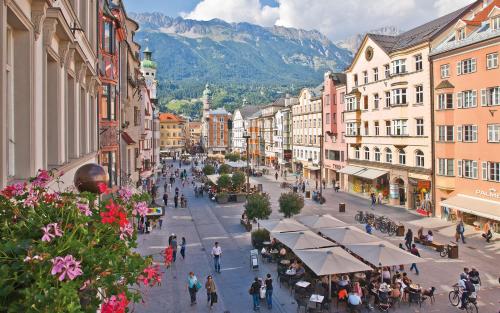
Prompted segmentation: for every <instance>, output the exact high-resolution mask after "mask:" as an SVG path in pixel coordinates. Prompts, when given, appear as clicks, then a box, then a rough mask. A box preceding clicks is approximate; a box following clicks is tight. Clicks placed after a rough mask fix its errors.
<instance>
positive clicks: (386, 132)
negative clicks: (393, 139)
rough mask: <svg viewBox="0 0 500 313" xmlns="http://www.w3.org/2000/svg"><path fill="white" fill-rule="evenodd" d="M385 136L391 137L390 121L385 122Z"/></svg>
mask: <svg viewBox="0 0 500 313" xmlns="http://www.w3.org/2000/svg"><path fill="white" fill-rule="evenodd" d="M385 135H386V136H390V135H391V121H385Z"/></svg>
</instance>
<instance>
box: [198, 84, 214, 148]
mask: <svg viewBox="0 0 500 313" xmlns="http://www.w3.org/2000/svg"><path fill="white" fill-rule="evenodd" d="M202 101H203V115H202V120H201V143H202V146H203V148H204V149H205V151H207V150H208V146H209V145H208V132H209V122H210V105H211V104H212V91H210V88H209V85H208V84H206V85H205V90H203V98H202Z"/></svg>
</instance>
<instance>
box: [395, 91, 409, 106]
mask: <svg viewBox="0 0 500 313" xmlns="http://www.w3.org/2000/svg"><path fill="white" fill-rule="evenodd" d="M403 104H406V88H399V89H394V90H392V105H403Z"/></svg>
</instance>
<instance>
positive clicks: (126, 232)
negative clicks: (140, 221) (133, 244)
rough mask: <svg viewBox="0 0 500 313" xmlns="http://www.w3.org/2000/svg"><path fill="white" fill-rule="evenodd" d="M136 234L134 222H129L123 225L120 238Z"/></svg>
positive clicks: (123, 238)
mask: <svg viewBox="0 0 500 313" xmlns="http://www.w3.org/2000/svg"><path fill="white" fill-rule="evenodd" d="M133 235H134V227H133V226H132V223H128V224H126V225H124V226H122V227H120V239H121V240H125V239H126V238H127V237H128V238H132V236H133Z"/></svg>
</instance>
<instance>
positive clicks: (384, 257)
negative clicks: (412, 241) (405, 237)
mask: <svg viewBox="0 0 500 313" xmlns="http://www.w3.org/2000/svg"><path fill="white" fill-rule="evenodd" d="M344 246H345V247H346V249H348V250H350V251H352V252H353V253H354V254H357V255H358V256H360V257H362V258H363V259H365V260H366V261H368V262H369V263H371V264H373V265H375V266H378V267H381V266H393V265H400V264H410V263H420V262H425V259H422V258H419V257H417V256H414V255H413V254H410V253H408V252H406V251H405V250H403V249H401V248H399V247H396V246H394V245H393V244H391V243H389V242H387V241H378V242H366V243H359V244H349V245H344Z"/></svg>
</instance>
